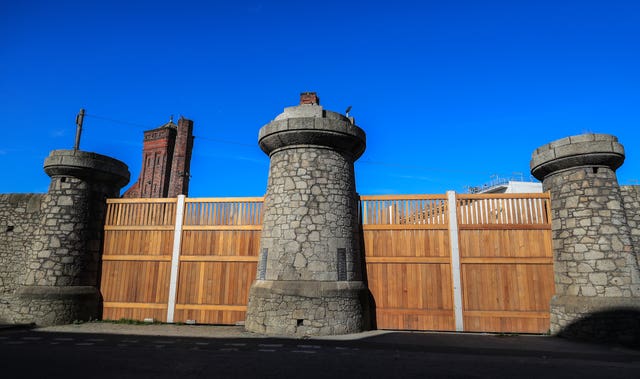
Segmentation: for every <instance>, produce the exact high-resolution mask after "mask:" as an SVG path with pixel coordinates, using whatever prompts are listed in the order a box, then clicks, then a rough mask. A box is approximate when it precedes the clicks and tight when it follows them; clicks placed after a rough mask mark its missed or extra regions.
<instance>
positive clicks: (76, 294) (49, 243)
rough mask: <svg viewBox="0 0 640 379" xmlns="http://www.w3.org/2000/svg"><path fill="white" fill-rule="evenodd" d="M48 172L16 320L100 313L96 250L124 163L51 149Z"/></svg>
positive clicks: (125, 174) (52, 320)
mask: <svg viewBox="0 0 640 379" xmlns="http://www.w3.org/2000/svg"><path fill="white" fill-rule="evenodd" d="M44 170H45V172H46V173H47V175H49V176H50V177H51V184H50V185H49V191H48V193H47V194H46V195H45V197H44V199H43V200H42V208H41V214H42V216H41V222H40V227H39V230H38V231H37V232H36V235H35V236H34V237H33V243H32V246H31V251H30V252H29V256H28V259H27V262H26V264H27V269H26V271H25V272H26V274H25V277H24V279H23V280H22V286H21V287H19V288H18V289H17V291H16V295H17V298H18V299H19V302H20V303H21V306H20V307H17V308H18V309H19V311H18V312H19V313H20V314H19V315H17V316H15V318H14V321H15V322H35V323H36V324H39V325H51V324H61V323H70V322H73V321H74V320H88V319H91V318H94V319H95V318H98V317H100V308H99V300H100V292H99V289H98V284H99V275H100V258H101V257H100V251H101V248H102V236H103V229H104V218H105V210H106V202H105V199H106V198H108V197H118V195H119V191H120V189H121V188H122V187H123V186H124V185H125V184H127V182H128V181H129V171H128V169H127V166H126V165H125V164H124V163H122V162H120V161H118V160H116V159H113V158H110V157H107V156H104V155H100V154H95V153H89V152H84V151H78V150H55V151H52V152H51V154H50V155H49V156H48V157H47V158H46V159H45V162H44Z"/></svg>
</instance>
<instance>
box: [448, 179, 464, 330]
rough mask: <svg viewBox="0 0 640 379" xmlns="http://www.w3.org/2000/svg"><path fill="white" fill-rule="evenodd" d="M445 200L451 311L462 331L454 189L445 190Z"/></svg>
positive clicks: (460, 285) (457, 326)
mask: <svg viewBox="0 0 640 379" xmlns="http://www.w3.org/2000/svg"><path fill="white" fill-rule="evenodd" d="M447 202H448V204H449V246H450V247H451V278H452V279H453V311H454V315H455V323H456V332H463V331H464V319H463V317H462V284H461V283H462V281H461V278H460V277H461V273H460V248H459V246H458V217H457V214H456V207H457V205H456V193H455V192H454V191H447Z"/></svg>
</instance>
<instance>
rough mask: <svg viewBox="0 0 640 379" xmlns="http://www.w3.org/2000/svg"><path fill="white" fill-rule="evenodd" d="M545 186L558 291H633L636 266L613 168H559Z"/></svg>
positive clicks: (588, 293) (611, 294)
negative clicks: (549, 202)
mask: <svg viewBox="0 0 640 379" xmlns="http://www.w3.org/2000/svg"><path fill="white" fill-rule="evenodd" d="M544 190H545V191H551V198H552V222H553V230H554V234H553V248H554V251H555V252H556V253H557V255H556V260H555V264H554V269H555V276H556V292H557V293H563V294H565V295H570V296H575V295H579V296H586V297H591V296H605V297H630V296H632V289H635V286H631V284H632V276H633V272H634V267H637V265H636V264H635V262H633V260H635V257H634V255H633V254H631V251H632V246H631V240H630V239H629V226H628V225H627V223H626V216H625V212H624V209H623V208H622V198H621V196H620V188H619V186H618V183H617V180H616V175H615V172H614V171H613V170H611V169H609V168H604V167H600V168H599V169H597V170H594V169H593V168H591V167H588V168H582V169H576V170H567V171H563V172H560V173H558V174H555V175H551V176H549V177H547V178H546V179H545V181H544ZM635 295H638V294H635Z"/></svg>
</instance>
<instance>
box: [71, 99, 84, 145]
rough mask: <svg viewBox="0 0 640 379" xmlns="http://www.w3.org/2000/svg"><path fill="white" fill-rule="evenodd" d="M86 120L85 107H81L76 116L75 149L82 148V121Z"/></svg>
mask: <svg viewBox="0 0 640 379" xmlns="http://www.w3.org/2000/svg"><path fill="white" fill-rule="evenodd" d="M83 121H84V108H80V113H78V115H77V116H76V143H75V145H73V150H76V151H77V150H78V149H79V148H80V136H81V135H82V122H83Z"/></svg>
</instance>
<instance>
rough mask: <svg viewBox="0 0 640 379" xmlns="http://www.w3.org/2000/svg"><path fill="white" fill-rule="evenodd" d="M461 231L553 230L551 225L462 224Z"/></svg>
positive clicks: (459, 226)
mask: <svg viewBox="0 0 640 379" xmlns="http://www.w3.org/2000/svg"><path fill="white" fill-rule="evenodd" d="M458 228H459V230H509V229H523V230H551V224H462V225H458Z"/></svg>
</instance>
